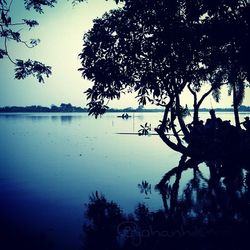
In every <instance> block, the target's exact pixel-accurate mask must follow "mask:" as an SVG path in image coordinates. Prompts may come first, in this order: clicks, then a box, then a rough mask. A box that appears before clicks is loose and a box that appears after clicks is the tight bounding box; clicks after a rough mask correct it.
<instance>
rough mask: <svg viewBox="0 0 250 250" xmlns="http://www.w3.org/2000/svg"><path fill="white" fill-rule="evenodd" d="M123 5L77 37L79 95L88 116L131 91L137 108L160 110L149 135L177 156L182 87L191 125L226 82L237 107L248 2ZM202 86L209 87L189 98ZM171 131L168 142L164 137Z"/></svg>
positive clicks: (147, 0) (146, 0) (244, 70)
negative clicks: (82, 81) (82, 83)
mask: <svg viewBox="0 0 250 250" xmlns="http://www.w3.org/2000/svg"><path fill="white" fill-rule="evenodd" d="M122 2H124V6H123V7H122V8H119V9H118V10H113V11H110V12H108V13H106V14H105V15H104V16H103V17H102V18H99V19H96V20H95V21H94V25H93V28H92V29H91V30H90V31H89V32H88V33H87V34H85V36H84V44H83V51H82V53H81V54H80V58H81V62H82V68H80V71H81V72H82V75H83V77H85V78H87V79H89V80H91V81H92V82H93V87H91V88H89V89H88V90H87V91H86V93H87V98H88V99H89V100H90V102H89V104H88V105H89V112H90V114H93V115H95V116H96V117H97V116H98V115H99V114H103V113H104V112H105V111H106V110H107V109H108V106H107V103H108V101H109V100H112V99H114V98H117V99H119V98H120V97H121V93H126V92H135V93H137V99H138V103H139V104H142V105H145V104H146V103H147V102H151V103H154V104H156V105H159V106H163V107H165V113H164V116H163V119H162V122H161V124H160V126H159V128H158V130H157V132H158V133H159V134H160V136H161V138H162V139H163V140H164V141H165V142H166V143H167V144H168V145H169V146H171V147H172V148H174V149H176V150H178V151H182V149H183V142H182V140H181V139H180V138H179V136H178V133H177V132H176V128H175V126H176V124H175V122H176V121H178V123H179V126H180V127H181V129H182V131H183V133H184V135H185V136H186V137H188V130H187V128H186V126H185V123H184V120H183V119H182V118H183V117H182V116H183V114H184V113H185V112H184V111H185V109H184V108H183V107H181V105H180V95H181V93H182V92H183V91H184V89H188V90H189V91H190V92H191V93H192V95H193V98H194V104H193V105H194V118H193V119H194V122H196V121H197V119H198V110H199V107H200V105H201V103H202V102H203V100H204V99H205V98H206V97H207V96H208V95H210V94H211V93H212V95H213V97H214V98H215V99H216V100H217V101H219V98H220V95H219V94H220V88H221V86H222V85H228V86H229V91H231V90H232V92H233V96H234V100H233V103H234V108H235V117H236V125H239V119H238V117H237V110H238V107H239V105H240V104H241V101H242V99H243V97H244V88H245V86H247V84H248V82H247V80H249V64H248V58H249V57H248V55H249V46H248V45H247V44H249V16H250V13H249V9H250V7H249V3H248V2H247V1H244V0H234V1H232V0H231V1H229V0H217V1H209V0H199V1H193V0H168V1H163V0H162V1H159V0H158V1H156V0H155V1H154V0H153V1H152V0H124V1H122ZM205 83H208V84H209V85H210V88H209V90H208V91H207V92H206V93H205V94H203V95H202V96H201V98H200V99H198V96H197V93H198V92H199V91H200V89H201V87H202V86H203V85H204V84H205ZM168 130H172V132H173V133H174V134H175V138H176V141H175V142H174V143H172V142H171V141H170V140H169V138H167V137H166V136H165V134H164V132H165V131H168Z"/></svg>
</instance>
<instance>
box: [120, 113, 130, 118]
mask: <svg viewBox="0 0 250 250" xmlns="http://www.w3.org/2000/svg"><path fill="white" fill-rule="evenodd" d="M117 117H118V118H122V119H128V118H130V117H132V116H131V115H128V114H127V113H126V114H122V115H118V116H117Z"/></svg>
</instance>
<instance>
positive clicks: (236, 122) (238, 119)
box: [233, 84, 240, 129]
mask: <svg viewBox="0 0 250 250" xmlns="http://www.w3.org/2000/svg"><path fill="white" fill-rule="evenodd" d="M233 109H234V120H235V126H236V128H238V129H240V118H239V110H238V101H237V96H236V86H235V84H234V85H233Z"/></svg>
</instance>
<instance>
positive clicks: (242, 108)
mask: <svg viewBox="0 0 250 250" xmlns="http://www.w3.org/2000/svg"><path fill="white" fill-rule="evenodd" d="M163 110H164V109H162V108H161V109H146V108H143V107H142V106H139V107H138V108H131V107H128V108H124V109H114V108H110V109H108V112H122V113H128V112H162V111H163ZM189 110H190V111H191V112H192V111H193V110H192V109H189ZM209 110H210V109H207V108H201V109H200V110H199V111H200V112H208V111H209ZM215 111H217V112H233V109H232V108H216V109H215ZM239 111H240V112H250V107H248V106H244V105H242V106H240V108H239ZM0 112H1V113H9V112H88V109H87V108H82V107H75V106H72V105H71V104H70V103H68V104H65V103H62V104H61V105H60V106H56V105H51V107H42V106H37V105H32V106H26V107H17V106H11V107H2V108H1V107H0Z"/></svg>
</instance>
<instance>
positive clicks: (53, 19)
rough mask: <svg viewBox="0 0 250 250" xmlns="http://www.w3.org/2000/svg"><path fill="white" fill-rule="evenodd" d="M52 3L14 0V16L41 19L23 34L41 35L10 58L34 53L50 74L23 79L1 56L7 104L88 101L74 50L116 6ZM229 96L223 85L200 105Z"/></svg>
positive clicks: (15, 47)
mask: <svg viewBox="0 0 250 250" xmlns="http://www.w3.org/2000/svg"><path fill="white" fill-rule="evenodd" d="M58 2H59V3H58V4H57V5H56V7H55V8H47V9H45V14H42V15H39V14H37V13H36V12H35V11H26V10H25V9H24V7H23V1H20V0H19V1H17V0H14V2H13V8H12V16H13V17H15V18H16V20H17V21H20V20H21V19H22V18H27V19H29V18H30V19H37V20H38V21H39V23H40V25H39V26H38V27H36V28H34V29H33V30H31V31H28V30H22V35H23V38H24V39H26V40H29V38H40V39H41V43H40V44H39V45H38V46H37V47H36V48H33V49H27V48H25V47H24V46H22V45H21V44H15V43H12V44H9V52H10V54H11V55H12V57H13V59H15V58H23V59H28V58H30V59H34V60H38V61H42V62H43V63H45V64H47V65H50V66H52V70H53V74H52V76H51V77H50V78H48V79H46V81H45V84H41V83H38V82H37V81H36V79H35V78H33V77H29V78H27V79H25V80H15V79H14V68H13V65H12V64H11V63H10V62H9V61H8V60H7V59H4V60H0V106H8V105H9V106H10V105H20V106H24V105H33V104H36V105H43V106H50V105H51V104H56V105H59V104H60V103H72V104H73V105H77V106H85V105H86V103H87V101H86V97H85V95H84V94H83V92H84V91H85V90H86V89H87V88H88V87H90V86H91V83H90V82H89V81H87V80H85V79H83V78H82V77H81V73H80V72H79V71H77V69H78V68H79V67H80V66H81V65H80V61H79V59H78V54H79V53H80V52H81V49H82V37H83V35H84V33H85V32H86V31H87V30H89V29H90V28H91V26H92V20H93V19H94V18H96V17H101V16H102V15H103V14H104V13H105V11H108V10H110V9H112V8H115V7H117V6H116V5H115V3H114V1H111V0H110V1H105V0H89V1H88V3H83V4H80V5H77V6H76V7H72V5H71V4H70V1H69V2H68V1H66V0H64V1H58ZM249 97H250V91H249V89H248V90H247V93H246V98H245V101H244V104H245V105H250V98H249ZM231 99H232V98H231V97H228V95H227V91H226V90H225V91H223V97H222V99H221V103H220V105H218V104H215V103H214V102H213V100H212V98H208V99H207V101H206V102H205V103H204V105H203V106H207V107H211V106H213V107H217V106H221V107H228V106H230V105H231ZM182 100H183V101H182V104H183V105H185V104H188V105H189V106H190V107H191V105H192V103H191V98H190V96H188V95H187V94H184V96H183V98H182ZM111 106H113V107H115V106H116V107H128V106H133V107H136V106H137V103H136V101H135V100H134V97H133V96H126V97H124V98H122V100H121V101H118V102H113V103H111Z"/></svg>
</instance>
